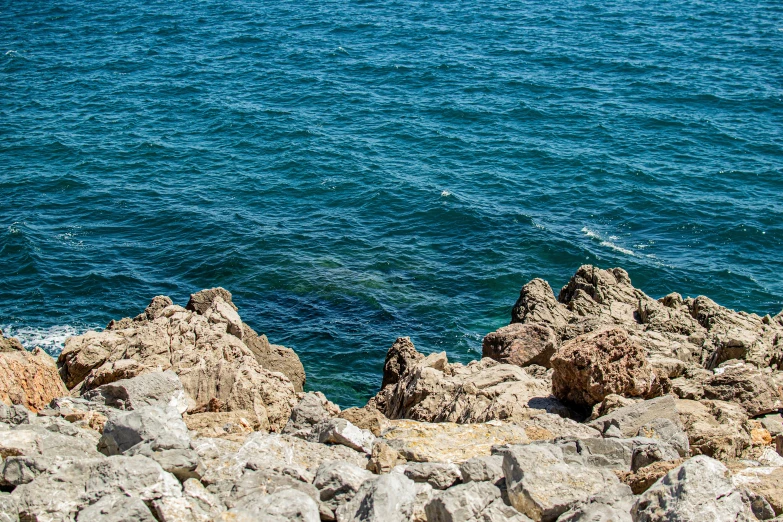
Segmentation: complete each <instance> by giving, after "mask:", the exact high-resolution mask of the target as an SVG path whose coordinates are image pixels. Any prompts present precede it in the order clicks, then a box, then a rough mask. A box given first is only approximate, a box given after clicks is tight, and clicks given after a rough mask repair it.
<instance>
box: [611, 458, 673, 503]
mask: <svg viewBox="0 0 783 522" xmlns="http://www.w3.org/2000/svg"><path fill="white" fill-rule="evenodd" d="M682 462H683V460H682V459H677V460H670V461H660V462H653V463H652V464H650V465H649V466H645V467H643V468H640V469H638V470H636V471H635V472H634V471H619V470H618V471H615V473H616V474H617V478H619V479H620V481H621V482H623V483H624V484H626V485H628V486H629V487H630V488H631V491H633V494H634V495H641V494H642V493H644V492H645V491H647V490H648V489H649V488H650V486H652V485H653V484H655V483H656V482H657V481H658V479H660V478H661V477H663V476H664V475H666V474H667V473H668V472H670V471H671V470H673V469H674V468H676V467H677V466H679V465H680V464H682Z"/></svg>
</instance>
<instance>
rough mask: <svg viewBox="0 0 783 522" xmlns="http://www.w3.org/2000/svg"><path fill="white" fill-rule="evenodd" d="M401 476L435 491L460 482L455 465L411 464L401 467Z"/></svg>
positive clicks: (439, 463) (434, 463)
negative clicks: (428, 486)
mask: <svg viewBox="0 0 783 522" xmlns="http://www.w3.org/2000/svg"><path fill="white" fill-rule="evenodd" d="M401 468H402V472H403V474H404V475H405V476H406V477H408V478H409V479H411V480H412V481H414V482H419V483H425V482H426V483H427V484H429V485H430V486H432V487H433V488H435V489H447V488H450V487H451V486H453V485H454V484H456V483H457V482H459V481H461V480H462V474H461V473H460V469H459V467H458V466H457V465H456V464H444V463H441V462H412V463H409V464H404V465H402V466H401Z"/></svg>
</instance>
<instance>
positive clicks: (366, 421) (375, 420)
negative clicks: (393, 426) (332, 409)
mask: <svg viewBox="0 0 783 522" xmlns="http://www.w3.org/2000/svg"><path fill="white" fill-rule="evenodd" d="M338 417H340V418H341V419H345V420H347V421H349V422H350V423H351V424H353V425H354V426H356V427H357V428H361V429H363V430H369V431H370V432H372V434H373V435H375V436H376V437H380V436H381V434H382V433H383V431H384V430H386V428H388V426H389V419H387V418H386V416H385V415H384V414H383V413H381V412H380V411H378V410H376V409H375V408H370V407H369V406H364V407H363V408H348V409H347V410H343V411H341V412H340V413H339V415H338Z"/></svg>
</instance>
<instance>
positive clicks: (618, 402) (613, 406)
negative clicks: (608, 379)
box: [588, 393, 642, 421]
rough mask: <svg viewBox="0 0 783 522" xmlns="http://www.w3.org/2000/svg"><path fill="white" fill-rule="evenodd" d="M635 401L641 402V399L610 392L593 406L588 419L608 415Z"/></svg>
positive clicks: (631, 404)
mask: <svg viewBox="0 0 783 522" xmlns="http://www.w3.org/2000/svg"><path fill="white" fill-rule="evenodd" d="M637 402H642V399H633V398H629V397H623V396H622V395H617V394H615V393H610V394H609V395H607V396H606V397H604V400H602V401H601V402H599V403H598V404H596V405H595V406H593V412H592V414H591V415H590V418H589V419H588V420H590V421H593V420H595V419H597V418H599V417H603V416H605V415H609V414H610V413H612V412H613V411H615V410H619V409H620V408H625V407H626V406H633V405H634V404H636V403H637Z"/></svg>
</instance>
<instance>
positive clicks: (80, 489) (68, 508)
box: [12, 456, 182, 520]
mask: <svg viewBox="0 0 783 522" xmlns="http://www.w3.org/2000/svg"><path fill="white" fill-rule="evenodd" d="M113 494H117V495H125V496H130V497H138V498H139V499H141V500H144V501H146V502H150V501H152V500H156V499H159V498H162V497H179V496H181V495H182V490H181V487H180V484H179V482H178V481H177V479H176V478H174V476H173V475H171V474H169V473H166V472H165V471H163V468H161V467H160V465H159V464H158V463H157V462H155V461H153V460H150V459H148V458H146V457H142V456H136V457H125V456H114V457H109V458H101V459H84V460H74V461H73V462H70V463H68V464H66V465H64V466H62V467H61V468H59V469H58V470H57V471H56V472H54V473H51V474H48V473H47V474H43V475H40V476H38V477H37V478H36V479H35V480H34V481H32V482H30V483H29V484H23V485H21V486H18V487H17V488H16V489H15V490H14V491H13V493H12V496H13V497H14V499H15V500H16V502H17V505H18V506H19V515H20V518H22V519H23V520H73V518H74V517H75V515H76V513H78V512H79V511H81V510H82V509H84V508H85V507H87V506H88V505H90V504H94V503H95V502H97V501H98V500H99V499H101V498H103V497H105V496H107V495H113Z"/></svg>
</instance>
